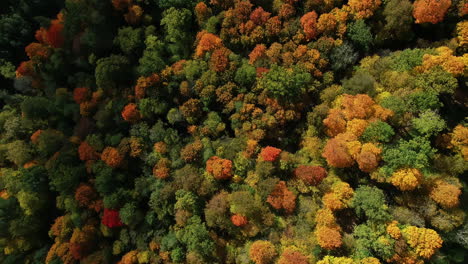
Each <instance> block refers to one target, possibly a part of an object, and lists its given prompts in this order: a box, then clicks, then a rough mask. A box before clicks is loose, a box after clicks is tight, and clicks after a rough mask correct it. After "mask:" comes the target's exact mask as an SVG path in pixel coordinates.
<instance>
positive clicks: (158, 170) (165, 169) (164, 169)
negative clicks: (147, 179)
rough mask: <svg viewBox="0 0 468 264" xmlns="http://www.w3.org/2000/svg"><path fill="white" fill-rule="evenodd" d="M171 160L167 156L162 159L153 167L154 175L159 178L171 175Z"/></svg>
mask: <svg viewBox="0 0 468 264" xmlns="http://www.w3.org/2000/svg"><path fill="white" fill-rule="evenodd" d="M170 165H171V162H170V161H169V159H167V158H162V159H160V160H159V161H158V162H157V163H156V165H154V167H153V175H154V177H156V178H158V179H166V178H167V177H169V173H170V171H171V169H170Z"/></svg>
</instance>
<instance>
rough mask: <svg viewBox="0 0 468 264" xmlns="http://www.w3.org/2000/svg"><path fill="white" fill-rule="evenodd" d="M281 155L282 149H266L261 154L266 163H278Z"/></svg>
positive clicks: (269, 147)
mask: <svg viewBox="0 0 468 264" xmlns="http://www.w3.org/2000/svg"><path fill="white" fill-rule="evenodd" d="M280 153H281V149H278V148H275V147H271V146H268V147H265V148H263V149H262V151H261V152H260V157H261V158H262V160H264V161H271V162H273V161H276V160H277V159H278V157H279V155H280Z"/></svg>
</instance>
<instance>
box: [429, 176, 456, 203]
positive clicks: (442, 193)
mask: <svg viewBox="0 0 468 264" xmlns="http://www.w3.org/2000/svg"><path fill="white" fill-rule="evenodd" d="M460 195H461V190H460V188H459V187H457V186H455V185H453V184H450V183H448V182H446V181H443V180H437V181H436V182H435V186H434V187H433V188H432V190H431V192H430V194H429V197H431V199H432V200H434V201H435V202H437V203H438V204H440V205H441V206H443V207H444V208H453V207H455V206H457V205H458V204H459V203H460V198H459V197H460Z"/></svg>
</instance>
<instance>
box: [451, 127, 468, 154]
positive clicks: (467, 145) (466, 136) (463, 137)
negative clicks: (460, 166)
mask: <svg viewBox="0 0 468 264" xmlns="http://www.w3.org/2000/svg"><path fill="white" fill-rule="evenodd" d="M451 136H452V139H451V141H450V144H452V146H453V147H454V148H455V149H457V150H459V151H460V152H461V154H462V156H463V159H464V160H468V127H465V126H463V125H458V126H456V127H455V128H454V129H453V132H452V133H451Z"/></svg>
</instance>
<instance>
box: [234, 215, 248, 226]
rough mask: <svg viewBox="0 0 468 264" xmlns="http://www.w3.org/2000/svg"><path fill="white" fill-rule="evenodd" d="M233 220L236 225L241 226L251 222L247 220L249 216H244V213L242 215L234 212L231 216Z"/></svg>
mask: <svg viewBox="0 0 468 264" xmlns="http://www.w3.org/2000/svg"><path fill="white" fill-rule="evenodd" d="M231 222H232V223H233V224H234V225H235V226H239V227H242V226H245V225H246V224H248V223H249V221H248V220H247V217H245V216H243V215H240V214H234V215H232V216H231Z"/></svg>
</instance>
